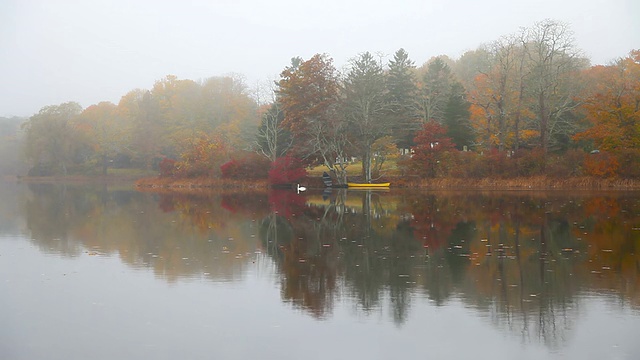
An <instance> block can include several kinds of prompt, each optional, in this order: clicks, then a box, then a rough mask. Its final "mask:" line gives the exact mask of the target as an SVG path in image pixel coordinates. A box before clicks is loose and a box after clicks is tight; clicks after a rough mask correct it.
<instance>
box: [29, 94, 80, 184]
mask: <svg viewBox="0 0 640 360" xmlns="http://www.w3.org/2000/svg"><path fill="white" fill-rule="evenodd" d="M81 112H82V107H81V106H80V104H78V103H76V102H68V103H64V104H60V105H50V106H45V107H43V108H42V109H40V111H39V112H38V113H37V114H35V115H33V116H32V117H30V118H29V120H28V121H27V122H26V123H24V124H23V129H24V131H25V133H26V135H25V146H26V147H25V154H26V156H27V158H28V159H29V160H30V161H31V164H32V165H33V166H34V167H35V168H39V169H45V168H49V169H51V171H52V172H53V173H58V172H59V171H61V172H62V174H63V175H67V173H68V166H69V165H70V164H71V163H72V162H74V160H76V161H82V160H83V159H82V157H83V154H82V151H83V150H86V149H87V145H86V141H84V140H85V139H84V138H83V136H82V133H80V132H79V131H78V129H77V127H76V125H77V124H76V120H77V117H78V115H80V113H81Z"/></svg>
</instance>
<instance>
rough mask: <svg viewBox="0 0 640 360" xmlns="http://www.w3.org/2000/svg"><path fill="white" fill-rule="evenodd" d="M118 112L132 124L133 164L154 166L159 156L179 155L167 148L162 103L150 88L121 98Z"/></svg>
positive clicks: (130, 150)
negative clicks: (160, 103)
mask: <svg viewBox="0 0 640 360" xmlns="http://www.w3.org/2000/svg"><path fill="white" fill-rule="evenodd" d="M117 113H118V116H119V117H121V118H122V121H123V122H126V123H127V124H129V125H128V126H129V127H130V135H129V136H130V144H129V154H130V156H131V159H132V161H133V163H134V164H137V166H139V167H142V168H146V169H151V168H152V167H153V166H154V162H155V161H156V160H157V159H159V158H160V155H165V156H168V157H171V158H177V156H178V154H177V153H176V152H175V151H173V150H171V149H170V148H169V147H168V144H167V143H168V142H167V141H166V139H165V137H164V124H163V122H162V119H161V111H160V106H159V104H158V101H157V99H156V98H155V97H154V96H153V94H152V93H151V92H150V91H147V90H142V89H137V90H132V91H130V92H128V93H127V94H126V95H124V96H123V97H122V98H120V102H118V109H117Z"/></svg>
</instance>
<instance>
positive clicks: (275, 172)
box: [269, 156, 307, 184]
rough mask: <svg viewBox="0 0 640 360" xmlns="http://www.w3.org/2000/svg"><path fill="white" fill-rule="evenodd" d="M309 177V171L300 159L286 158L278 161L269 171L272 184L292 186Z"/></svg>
mask: <svg viewBox="0 0 640 360" xmlns="http://www.w3.org/2000/svg"><path fill="white" fill-rule="evenodd" d="M305 176H307V170H306V169H305V168H304V166H303V165H302V161H300V159H296V158H293V157H291V156H285V157H281V158H278V159H276V161H274V162H273V164H271V170H269V182H270V183H271V184H290V183H292V182H296V181H299V180H300V179H302V178H303V177H305Z"/></svg>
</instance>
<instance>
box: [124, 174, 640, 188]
mask: <svg viewBox="0 0 640 360" xmlns="http://www.w3.org/2000/svg"><path fill="white" fill-rule="evenodd" d="M384 181H385V182H387V181H388V182H391V187H390V188H391V189H394V188H395V189H410V188H414V189H424V190H522V191H534V190H536V191H540V190H545V191H547V190H549V191H550V190H564V191H566V190H576V191H604V190H611V191H638V190H640V180H635V179H599V178H590V177H576V178H568V179H556V178H547V177H543V176H540V177H528V178H514V179H494V178H483V179H450V178H442V179H440V178H439V179H421V178H407V177H398V176H394V177H386V178H385V179H384ZM300 184H301V185H303V186H305V187H307V188H309V189H324V188H325V186H324V184H323V182H322V178H321V177H308V178H305V179H303V180H300ZM135 186H136V188H138V189H144V191H153V189H157V190H160V189H162V190H163V191H183V190H189V189H192V190H193V189H215V188H220V189H230V188H234V189H268V188H269V187H270V186H269V183H268V182H267V181H266V180H253V181H246V180H226V179H209V178H194V179H172V178H143V179H139V180H138V181H136V183H135Z"/></svg>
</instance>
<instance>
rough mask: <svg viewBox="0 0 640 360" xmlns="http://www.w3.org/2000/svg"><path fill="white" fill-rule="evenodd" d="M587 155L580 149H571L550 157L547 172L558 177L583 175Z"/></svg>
mask: <svg viewBox="0 0 640 360" xmlns="http://www.w3.org/2000/svg"><path fill="white" fill-rule="evenodd" d="M586 155H587V154H585V152H584V151H582V150H580V149H571V150H568V151H567V152H566V153H564V154H563V155H559V156H553V157H550V158H549V159H548V162H547V167H546V174H547V175H549V176H551V177H556V178H567V177H571V176H581V175H583V167H584V160H585V156H586Z"/></svg>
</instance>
